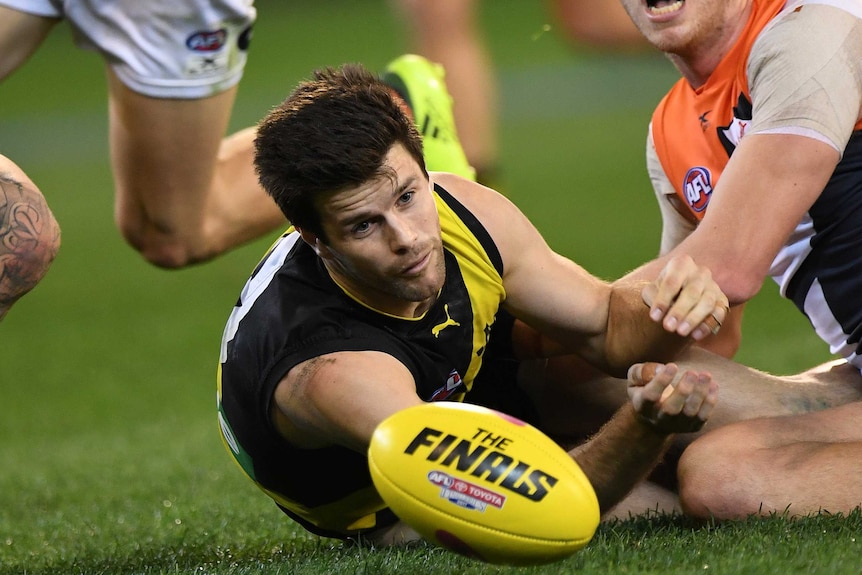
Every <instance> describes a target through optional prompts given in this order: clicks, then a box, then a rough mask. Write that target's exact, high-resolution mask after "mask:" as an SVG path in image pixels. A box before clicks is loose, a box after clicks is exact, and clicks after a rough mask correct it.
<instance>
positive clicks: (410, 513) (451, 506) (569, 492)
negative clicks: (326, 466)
mask: <svg viewBox="0 0 862 575" xmlns="http://www.w3.org/2000/svg"><path fill="white" fill-rule="evenodd" d="M368 465H369V469H370V471H371V478H372V480H373V481H374V486H375V487H376V488H377V491H378V492H379V493H380V496H381V497H382V498H383V500H384V501H385V502H386V504H387V505H389V507H390V508H391V509H392V511H393V512H394V513H395V514H396V515H397V516H398V517H399V518H400V519H401V520H403V521H404V522H405V523H407V524H408V525H410V526H411V527H412V528H413V529H415V530H416V531H417V532H419V534H420V535H422V536H423V537H424V538H425V539H427V540H428V541H431V542H433V543H436V544H437V545H440V546H442V547H445V548H447V549H450V550H452V551H455V552H458V553H461V554H463V555H468V556H471V557H475V558H477V559H480V560H482V561H486V562H489V563H502V564H510V565H535V564H540V563H550V562H552V561H557V560H559V559H562V558H564V557H567V556H569V555H571V554H572V553H574V552H575V551H577V550H578V549H581V548H582V547H583V546H584V545H586V544H587V543H588V542H589V541H590V539H592V537H593V534H594V533H595V531H596V527H598V524H599V504H598V500H597V499H596V494H595V491H594V490H593V487H592V485H591V484H590V482H589V480H588V479H587V477H586V476H585V475H584V473H583V471H581V468H580V467H578V465H577V464H576V463H575V462H574V460H573V459H572V458H571V457H570V456H569V455H568V454H567V453H566V452H565V451H564V450H563V449H562V448H561V447H559V446H558V445H557V444H556V443H554V442H553V440H551V439H550V438H549V437H548V436H546V435H545V434H544V433H542V432H541V431H539V430H538V429H536V428H535V427H533V426H531V425H528V424H526V423H524V422H522V421H520V420H518V419H515V418H513V417H510V416H508V415H505V414H503V413H499V412H497V411H493V410H490V409H486V408H483V407H478V406H475V405H468V404H462V403H454V402H438V403H426V404H423V405H419V406H415V407H411V408H408V409H405V410H402V411H399V412H398V413H396V414H394V415H392V416H391V417H389V418H387V419H386V420H384V421H383V422H382V423H381V424H380V425H379V426H378V427H377V429H376V430H375V431H374V435H373V437H372V439H371V445H370V446H369V449H368Z"/></svg>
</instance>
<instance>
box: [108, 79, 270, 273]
mask: <svg viewBox="0 0 862 575" xmlns="http://www.w3.org/2000/svg"><path fill="white" fill-rule="evenodd" d="M108 78H109V93H110V96H109V103H110V105H109V109H110V143H111V159H112V163H113V169H114V177H115V185H116V209H115V215H116V220H117V223H118V225H119V227H120V230H121V231H122V233H123V235H124V236H125V237H126V239H127V240H128V241H129V243H131V244H132V245H133V246H134V247H135V248H136V249H138V250H139V251H140V252H141V253H142V254H143V256H144V257H145V258H146V259H147V260H149V261H150V262H152V263H154V264H156V265H159V266H164V267H179V266H183V265H187V264H190V263H195V262H200V261H205V260H207V259H209V258H211V257H213V256H215V255H217V254H219V253H221V252H224V251H226V250H228V249H230V248H232V247H235V246H237V245H240V244H242V243H244V242H247V241H249V240H252V239H254V238H257V237H259V236H261V235H262V234H264V233H266V232H268V231H271V230H273V229H274V228H276V227H278V226H281V225H285V220H284V216H283V215H282V214H281V211H280V210H279V209H278V207H277V206H276V205H275V203H274V202H273V201H272V199H271V198H269V197H268V196H267V195H266V193H265V192H264V191H263V189H262V188H261V187H260V186H259V184H258V181H257V176H256V174H255V172H254V165H253V161H252V160H253V140H254V129H253V128H249V129H246V130H244V131H241V132H238V133H236V134H233V135H231V136H229V137H227V138H223V136H224V134H225V131H226V129H227V125H228V120H229V118H230V114H231V109H232V107H233V101H234V97H235V94H236V87H235V86H234V87H233V88H230V89H228V90H226V91H224V92H221V93H219V94H217V95H214V96H209V97H206V98H199V99H167V98H151V97H147V96H144V95H142V94H139V93H136V92H135V91H133V90H131V89H129V88H128V87H127V86H125V85H124V84H123V82H121V81H120V80H119V79H118V78H117V77H116V75H115V74H114V73H113V72H111V71H109V72H108Z"/></svg>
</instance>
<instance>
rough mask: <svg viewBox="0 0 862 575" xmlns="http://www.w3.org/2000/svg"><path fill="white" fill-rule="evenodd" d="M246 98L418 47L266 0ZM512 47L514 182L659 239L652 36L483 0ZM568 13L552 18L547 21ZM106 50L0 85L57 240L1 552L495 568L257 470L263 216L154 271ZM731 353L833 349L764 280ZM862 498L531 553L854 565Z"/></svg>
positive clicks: (125, 568)
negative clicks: (114, 126) (238, 312)
mask: <svg viewBox="0 0 862 575" xmlns="http://www.w3.org/2000/svg"><path fill="white" fill-rule="evenodd" d="M258 7H259V13H260V21H259V24H258V26H257V28H256V33H255V38H254V42H253V48H252V54H251V60H250V64H249V67H248V71H247V75H246V78H245V80H244V82H243V87H242V89H241V91H240V97H239V101H238V103H237V108H236V113H235V117H234V127H235V128H239V127H242V126H245V125H248V124H250V123H253V122H255V121H257V120H258V119H259V118H260V117H261V116H262V115H263V114H264V113H265V112H266V110H267V109H268V108H269V107H270V106H272V105H273V104H275V103H277V102H278V101H280V100H281V99H282V98H283V97H284V96H285V95H286V94H287V92H288V91H289V89H290V88H291V87H292V86H293V85H294V84H295V83H296V81H298V80H299V79H300V78H303V77H307V76H308V75H309V73H310V71H311V70H312V69H313V68H315V67H318V66H322V65H337V64H339V63H342V62H346V61H361V62H364V63H366V64H367V65H368V66H370V67H372V68H376V69H379V68H382V66H383V65H384V64H385V63H386V61H387V60H388V59H389V58H391V57H393V56H395V55H397V54H399V53H401V52H402V51H404V50H405V49H406V48H407V46H408V40H409V39H408V38H405V37H404V36H403V35H402V33H401V32H400V30H399V28H398V25H397V22H396V21H395V20H394V18H393V17H392V15H391V13H390V11H389V9H388V8H387V3H386V2H382V1H381V2H373V1H370V0H366V1H353V2H350V1H347V0H330V1H329V2H327V3H321V2H311V1H308V0H304V1H296V2H289V3H281V2H275V1H274V0H261V1H259V2H258ZM483 21H484V23H485V28H486V32H487V35H488V42H489V45H490V46H491V49H492V52H493V55H494V58H495V60H496V62H497V64H498V66H499V73H500V86H501V91H502V92H501V93H502V104H503V110H502V112H503V126H502V134H501V152H502V160H503V162H502V165H503V167H504V170H505V171H504V173H503V180H502V182H503V190H504V191H505V192H506V193H507V194H508V195H509V196H510V197H511V198H513V200H514V201H515V202H516V203H518V204H519V205H520V206H521V207H522V208H523V210H524V211H525V212H526V213H527V214H528V215H529V216H530V217H531V218H532V219H533V220H534V221H535V223H536V225H537V226H538V227H539V229H540V230H541V231H542V232H543V233H544V234H545V236H546V237H547V239H548V241H549V243H550V244H551V245H552V246H553V247H554V248H556V249H557V250H558V251H560V252H562V253H564V254H566V255H568V256H570V257H572V258H573V259H575V260H576V261H578V262H579V263H581V264H582V265H584V266H585V267H586V268H587V269H589V270H590V271H592V272H594V273H596V274H598V275H600V276H602V277H607V278H612V277H615V276H618V275H620V274H622V273H624V272H625V271H627V270H628V269H631V268H632V267H635V266H637V265H638V264H639V263H641V262H642V261H644V260H646V259H648V258H649V257H651V256H652V255H653V254H654V253H655V250H656V248H657V241H658V233H659V226H658V213H657V208H656V207H655V206H654V200H653V198H652V194H651V192H650V190H649V184H648V181H647V179H646V176H645V174H644V170H643V141H644V137H645V129H646V123H647V121H648V119H649V114H650V111H651V108H652V106H654V105H655V103H656V102H657V100H658V98H659V97H660V95H661V94H662V91H663V89H664V88H665V87H666V86H668V85H669V84H670V82H672V81H673V79H674V78H675V73H674V71H673V70H672V69H671V67H670V65H669V64H668V63H667V62H665V61H664V60H663V59H662V58H661V57H659V56H657V55H645V56H632V57H625V58H622V57H615V58H614V57H610V56H608V55H601V54H591V53H588V52H586V51H585V50H582V49H581V50H576V49H573V48H571V47H569V46H567V45H565V44H564V43H563V42H562V41H561V39H560V38H559V37H558V36H557V35H556V34H555V33H554V30H553V29H552V30H551V31H544V25H545V24H546V23H548V22H549V17H548V15H547V14H546V12H545V11H544V5H543V4H542V3H532V2H524V1H523V0H495V1H494V2H487V3H485V7H484V14H483ZM551 24H553V23H551ZM105 110H106V101H105V89H104V78H103V72H102V67H101V62H100V60H99V59H98V57H96V56H95V55H93V54H91V53H86V52H82V51H80V50H76V49H74V48H73V47H72V41H71V38H70V34H69V30H68V29H67V28H66V27H65V26H60V27H59V28H58V29H57V30H55V32H54V33H53V34H52V35H51V36H50V38H49V40H48V41H47V42H46V44H45V45H44V46H43V48H42V49H41V50H40V51H39V52H38V53H37V55H36V56H35V57H34V58H33V59H32V60H31V61H30V62H29V63H28V64H27V66H26V67H25V68H23V69H21V70H20V71H19V72H18V73H17V74H15V75H14V76H13V77H12V78H10V79H9V80H7V81H6V82H4V83H3V84H2V85H0V152H2V153H4V154H6V155H8V156H10V157H12V158H13V159H15V160H16V161H17V162H18V163H19V164H20V165H21V166H22V167H23V168H24V169H25V170H26V171H27V172H28V173H29V174H30V175H31V177H32V178H33V179H34V180H35V181H36V182H37V183H38V184H39V185H40V187H41V188H42V190H43V191H44V193H45V194H46V196H47V197H48V199H49V202H50V204H51V206H52V208H53V210H54V211H55V213H56V215H57V217H58V218H59V220H60V222H61V224H62V227H63V248H62V250H61V253H60V256H59V257H58V259H57V261H56V263H55V265H54V267H53V268H52V269H51V271H50V273H49V274H48V276H47V277H46V279H45V280H44V282H43V283H42V284H40V285H39V286H38V288H37V289H36V290H35V291H34V292H33V293H31V294H30V295H28V296H27V297H26V298H25V299H23V300H22V301H21V302H20V303H19V304H18V305H17V306H16V307H15V308H14V309H13V310H12V312H11V313H10V315H9V316H8V318H7V319H6V320H5V321H4V322H3V324H2V325H0V334H2V335H0V337H2V346H0V406H2V409H0V574H3V575H5V574H12V573H16V574H17V573H28V574H30V573H32V574H36V573H56V574H58V575H59V574H63V575H67V574H73V573H82V574H83V573H86V574H91V573H104V574H124V573H148V574H155V573H177V574H192V573H212V574H227V573H230V574H246V573H248V574H251V573H284V574H287V573H377V574H382V573H450V572H453V571H457V572H461V573H464V574H469V573H492V572H521V571H517V570H507V569H502V570H495V569H493V568H490V567H486V566H483V565H481V564H477V563H475V562H471V561H469V560H466V559H461V558H459V557H456V556H453V555H451V554H448V553H445V552H441V551H440V550H436V549H431V548H429V547H426V546H418V547H416V548H411V549H406V550H394V551H385V552H381V551H375V552H369V551H368V550H366V549H357V548H352V547H345V546H342V545H341V544H339V543H335V542H332V541H328V540H320V539H317V538H315V537H312V536H309V535H306V534H305V533H304V532H303V531H302V530H300V529H298V528H297V527H296V526H295V525H294V524H292V523H291V522H290V521H289V520H287V519H286V518H284V517H283V516H282V515H281V514H280V513H279V512H278V511H277V510H276V509H275V507H274V506H272V505H271V504H270V503H269V502H268V500H267V499H266V498H265V497H264V496H263V495H261V494H259V493H258V492H257V491H256V490H255V489H254V488H253V486H252V485H251V484H250V483H249V482H248V480H246V479H245V478H243V477H242V476H241V474H240V473H239V472H238V470H237V469H236V468H235V467H234V466H233V464H232V463H231V462H230V460H229V458H228V457H227V455H226V453H225V452H224V450H223V448H222V446H221V443H220V440H219V437H218V433H217V425H216V420H215V370H216V362H217V355H218V344H219V339H220V337H221V331H222V328H223V325H224V321H225V319H226V317H227V314H228V313H229V311H230V308H231V306H232V304H233V302H234V301H235V299H236V296H237V294H238V290H239V289H240V288H241V286H242V284H243V283H244V280H245V277H246V276H247V274H248V273H249V271H250V270H251V269H252V267H253V266H254V264H255V263H256V261H257V258H258V257H259V255H260V254H261V253H262V251H263V250H264V248H265V247H266V245H267V244H268V243H269V241H270V238H264V239H262V240H260V241H259V242H256V243H254V244H252V245H249V246H247V247H245V248H243V249H240V250H237V251H236V252H233V253H231V254H229V255H227V256H225V257H223V258H221V259H219V260H218V261H216V262H213V263H210V264H206V265H203V266H199V267H196V268H193V269H189V270H185V271H179V272H165V271H160V270H157V269H155V268H153V267H151V266H149V265H148V264H146V263H144V262H143V261H142V260H141V258H140V257H139V256H138V255H137V254H136V253H135V252H133V251H132V250H131V249H130V248H128V247H127V246H126V245H125V244H124V243H123V241H122V240H121V238H120V236H119V234H118V232H117V231H116V229H115V227H114V225H113V222H112V192H111V189H112V184H111V176H110V171H109V165H108V158H107V146H106V122H105ZM749 308H750V309H749V312H748V314H747V323H746V329H745V332H746V339H745V342H744V346H743V350H742V351H741V353H740V355H739V359H741V360H742V361H744V362H747V363H749V364H752V365H755V366H757V367H761V368H764V369H769V370H773V371H777V372H791V371H794V370H798V369H801V368H804V367H806V366H808V365H811V364H813V363H815V362H817V361H820V360H823V359H826V358H827V357H828V355H827V354H826V351H825V350H824V347H823V345H822V344H821V343H820V342H819V340H817V339H816V338H815V337H814V336H813V335H812V334H811V333H810V329H809V328H808V327H807V325H806V323H805V320H804V318H802V317H801V316H800V315H799V314H798V313H797V312H796V311H795V310H793V309H792V306H790V304H788V303H787V302H781V301H779V300H778V298H777V296H776V293H775V287H774V286H773V285H771V284H767V285H766V286H765V288H764V291H763V293H762V294H761V295H760V296H758V298H757V299H756V300H755V301H754V302H753V303H752V304H750V306H749ZM860 528H862V520H860V518H859V517H858V516H854V517H851V518H850V519H836V518H830V517H820V518H816V519H812V520H810V521H804V522H798V523H788V522H786V521H784V520H782V519H780V518H776V519H774V520H771V521H761V522H752V523H743V524H740V525H733V526H722V527H709V526H707V527H695V526H691V525H688V524H686V522H684V521H681V520H679V519H676V518H658V519H656V520H653V521H644V520H637V521H630V522H624V523H620V524H616V525H612V526H605V527H602V528H601V529H600V531H599V533H598V535H597V538H596V540H595V541H594V542H593V544H591V545H590V546H589V547H588V548H587V549H586V550H584V551H583V552H582V553H580V554H578V555H576V556H575V557H573V558H572V559H571V560H569V561H566V562H563V563H561V564H558V565H554V566H549V567H545V568H537V569H535V570H528V571H530V572H537V573H570V572H584V573H606V572H608V571H614V572H631V573H633V572H638V573H653V572H654V573H659V572H661V573H692V572H695V571H698V572H714V573H745V572H748V573H767V572H771V573H786V572H801V571H803V570H804V571H806V572H810V573H814V572H824V573H826V572H828V573H851V572H852V573H856V572H858V559H859V557H860V556H862V553H860V548H859V542H858V541H857V539H856V537H857V535H856V534H858V533H860V531H861V529H860Z"/></svg>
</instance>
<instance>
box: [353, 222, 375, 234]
mask: <svg viewBox="0 0 862 575" xmlns="http://www.w3.org/2000/svg"><path fill="white" fill-rule="evenodd" d="M370 228H371V223H370V222H362V223H359V224H356V225H355V226H353V233H355V234H361V233H364V232H367V231H368V230H369V229H370Z"/></svg>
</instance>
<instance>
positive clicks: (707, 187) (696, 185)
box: [682, 166, 712, 213]
mask: <svg viewBox="0 0 862 575" xmlns="http://www.w3.org/2000/svg"><path fill="white" fill-rule="evenodd" d="M682 189H683V191H684V192H685V201H686V202H687V203H688V205H689V207H690V208H691V209H692V210H693V211H695V212H698V213H700V212H703V211H704V210H705V209H706V206H708V205H709V198H710V197H712V176H711V175H710V173H709V170H708V169H706V168H702V167H700V166H697V167H694V168H691V169H689V170H688V172H686V173H685V178H684V180H683V183H682Z"/></svg>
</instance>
